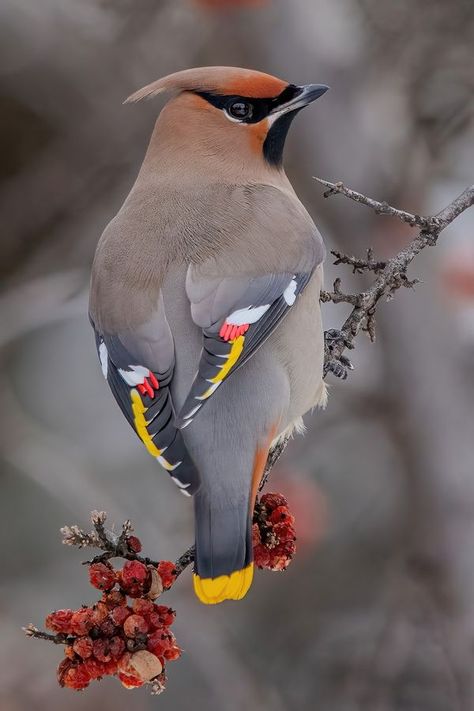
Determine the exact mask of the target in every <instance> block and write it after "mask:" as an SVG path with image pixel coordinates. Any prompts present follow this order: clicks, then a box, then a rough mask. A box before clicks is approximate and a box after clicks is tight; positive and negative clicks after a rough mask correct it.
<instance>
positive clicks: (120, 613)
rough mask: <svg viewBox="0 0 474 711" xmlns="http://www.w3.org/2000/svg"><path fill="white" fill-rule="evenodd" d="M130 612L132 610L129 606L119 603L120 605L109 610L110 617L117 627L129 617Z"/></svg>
mask: <svg viewBox="0 0 474 711" xmlns="http://www.w3.org/2000/svg"><path fill="white" fill-rule="evenodd" d="M131 614H132V611H131V609H130V608H129V607H124V606H122V605H120V607H115V608H114V609H113V610H111V611H110V618H111V620H112V621H113V622H114V623H115V624H116V625H117V626H118V627H122V626H123V623H124V622H125V620H126V619H127V617H130V615H131Z"/></svg>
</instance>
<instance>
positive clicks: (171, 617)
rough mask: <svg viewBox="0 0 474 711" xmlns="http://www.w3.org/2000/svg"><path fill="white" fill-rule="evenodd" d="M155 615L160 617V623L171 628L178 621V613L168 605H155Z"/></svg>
mask: <svg viewBox="0 0 474 711" xmlns="http://www.w3.org/2000/svg"><path fill="white" fill-rule="evenodd" d="M155 613H157V614H158V615H159V618H160V623H161V624H162V625H165V627H169V626H170V625H172V624H173V622H174V621H175V619H176V612H175V611H174V610H173V609H172V608H171V607H167V606H166V605H155Z"/></svg>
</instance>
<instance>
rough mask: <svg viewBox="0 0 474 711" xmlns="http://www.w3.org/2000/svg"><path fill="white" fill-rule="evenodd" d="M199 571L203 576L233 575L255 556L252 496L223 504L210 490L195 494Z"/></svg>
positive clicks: (196, 559) (197, 566)
mask: <svg viewBox="0 0 474 711" xmlns="http://www.w3.org/2000/svg"><path fill="white" fill-rule="evenodd" d="M194 515H195V535H196V558H195V567H196V573H197V574H198V575H199V576H200V577H201V578H217V577H219V576H220V575H230V573H233V572H234V571H235V570H241V569H242V568H245V567H247V566H248V565H249V564H250V563H251V562H252V559H253V555H252V516H251V513H250V509H249V499H248V498H242V500H241V501H240V502H238V503H237V504H233V505H230V504H229V505H226V506H223V505H222V502H219V505H217V503H216V502H215V501H213V500H212V499H210V498H209V497H208V496H207V494H206V492H203V491H202V490H201V491H199V492H198V493H197V494H196V495H195V497H194Z"/></svg>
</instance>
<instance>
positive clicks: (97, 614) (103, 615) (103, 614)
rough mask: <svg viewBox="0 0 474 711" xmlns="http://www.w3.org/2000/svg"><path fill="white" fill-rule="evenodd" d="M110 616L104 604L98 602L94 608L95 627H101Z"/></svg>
mask: <svg viewBox="0 0 474 711" xmlns="http://www.w3.org/2000/svg"><path fill="white" fill-rule="evenodd" d="M108 616H109V610H108V607H107V605H106V604H105V603H104V602H98V603H97V604H96V605H94V607H93V608H92V622H93V624H94V627H98V626H100V625H101V624H102V623H103V622H104V621H105V620H106V619H107V618H108Z"/></svg>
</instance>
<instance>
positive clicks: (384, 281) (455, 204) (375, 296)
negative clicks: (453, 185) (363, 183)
mask: <svg viewBox="0 0 474 711" xmlns="http://www.w3.org/2000/svg"><path fill="white" fill-rule="evenodd" d="M315 180H317V181H318V182H319V183H321V184H322V185H324V186H325V187H327V188H328V190H326V191H325V192H324V197H331V196H332V195H336V194H338V193H339V194H341V195H344V196H345V197H348V198H349V199H351V200H354V201H355V202H358V203H360V204H362V205H365V206H366V207H369V208H371V209H372V210H374V212H375V213H376V214H378V215H389V216H391V217H396V218H397V219H399V220H401V221H402V222H405V223H407V224H409V225H410V226H412V227H414V226H417V227H418V228H419V233H418V235H417V236H416V237H415V238H414V239H413V240H412V241H411V242H410V244H408V245H407V246H406V247H405V248H404V249H402V250H401V252H399V253H398V254H397V255H395V257H392V258H391V259H389V260H388V261H386V262H377V261H376V260H374V257H373V252H372V250H369V251H368V253H367V259H365V260H358V259H356V258H355V257H349V256H347V255H345V254H342V253H340V252H333V254H334V256H335V257H336V261H335V264H348V265H350V266H352V268H353V271H354V272H361V271H363V270H366V271H372V272H374V274H376V275H377V276H376V279H375V280H374V281H373V282H372V284H371V285H370V286H369V287H368V289H366V290H365V291H362V292H359V293H358V294H346V293H344V292H343V291H342V289H341V280H340V279H339V278H338V279H336V281H335V282H334V286H333V291H332V292H328V291H322V292H321V301H322V302H323V303H325V302H328V301H332V302H333V303H335V304H339V303H348V304H351V306H352V307H353V309H352V311H351V313H350V314H349V316H348V317H347V319H346V320H345V321H344V323H343V325H342V327H341V329H340V330H336V329H331V330H330V331H326V333H325V363H324V376H326V375H327V374H328V373H329V372H332V373H334V374H335V375H336V376H337V377H340V378H343V379H345V378H346V377H347V370H348V369H352V364H351V363H350V361H349V360H348V359H347V357H346V356H344V351H345V350H346V349H348V348H349V349H351V348H353V347H354V345H353V341H354V339H355V338H356V336H357V335H358V334H359V332H360V331H361V330H362V331H366V332H367V333H368V335H369V337H370V340H371V341H374V340H375V325H376V324H375V313H376V308H377V305H378V303H379V301H380V300H381V299H382V298H383V297H385V298H386V300H387V301H388V300H390V299H392V298H393V295H394V294H395V292H396V291H397V290H398V289H399V288H400V287H402V286H403V287H407V288H413V287H414V286H415V284H417V283H418V280H417V279H414V280H412V281H410V280H409V279H408V277H407V274H406V271H407V268H408V266H409V264H410V263H411V262H412V261H413V259H414V258H415V257H416V255H417V254H419V253H420V252H421V251H422V250H423V249H425V247H432V246H434V245H436V244H437V241H438V237H439V235H440V233H441V232H442V231H443V230H444V229H445V228H446V227H447V226H448V225H450V224H451V223H452V222H453V221H454V220H455V219H456V218H457V217H458V216H459V215H460V214H461V213H462V212H464V211H465V210H467V209H468V208H469V207H471V206H472V205H473V204H474V185H471V186H470V187H468V188H466V190H464V191H463V192H462V193H461V194H460V195H459V196H458V197H457V198H455V199H454V200H453V201H452V202H451V203H450V204H449V205H447V207H445V208H444V209H443V210H441V211H440V212H438V213H437V214H436V215H434V216H432V217H423V216H421V215H415V214H411V213H409V212H406V211H405V210H399V209H398V208H395V207H392V206H391V205H389V204H388V203H386V202H378V201H377V200H374V199H373V198H369V197H367V196H366V195H363V194H362V193H358V192H356V191H355V190H351V189H350V188H347V187H345V185H344V184H343V183H341V182H337V183H331V182H329V181H328V180H322V179H321V178H315Z"/></svg>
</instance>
